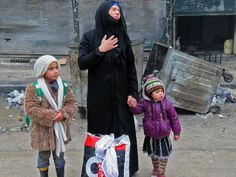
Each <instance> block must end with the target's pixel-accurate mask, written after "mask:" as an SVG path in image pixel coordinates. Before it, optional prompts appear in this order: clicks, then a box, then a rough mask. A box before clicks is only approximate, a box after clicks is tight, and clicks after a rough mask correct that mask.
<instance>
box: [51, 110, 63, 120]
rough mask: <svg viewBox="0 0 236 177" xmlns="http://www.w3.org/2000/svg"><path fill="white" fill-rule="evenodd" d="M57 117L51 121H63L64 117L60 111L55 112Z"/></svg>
mask: <svg viewBox="0 0 236 177" xmlns="http://www.w3.org/2000/svg"><path fill="white" fill-rule="evenodd" d="M56 113H57V115H56V117H54V119H53V121H55V122H60V121H62V120H63V119H64V115H63V114H62V112H60V111H56Z"/></svg>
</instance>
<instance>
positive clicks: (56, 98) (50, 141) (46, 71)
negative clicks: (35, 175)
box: [24, 55, 78, 177]
mask: <svg viewBox="0 0 236 177" xmlns="http://www.w3.org/2000/svg"><path fill="white" fill-rule="evenodd" d="M34 72H35V75H36V78H37V81H35V82H34V83H30V84H29V85H28V86H27V88H26V93H25V100H24V108H25V113H26V115H27V116H29V117H30V118H31V120H32V123H31V125H30V137H31V146H32V148H33V149H35V150H38V165H37V167H38V168H39V171H40V175H41V177H48V167H49V158H50V156H51V153H52V154H53V159H54V163H55V167H56V173H57V177H64V167H65V160H64V152H65V144H67V143H68V142H69V141H70V139H71V137H70V125H71V121H72V117H73V115H74V113H75V111H76V110H77V107H78V105H77V103H76V100H75V97H74V95H73V93H72V90H71V89H70V88H68V87H67V85H66V83H65V82H63V81H62V80H61V78H60V65H59V63H58V61H57V59H56V58H55V57H53V56H51V55H43V56H41V57H39V59H38V60H37V61H36V62H35V64H34ZM39 92H41V96H39Z"/></svg>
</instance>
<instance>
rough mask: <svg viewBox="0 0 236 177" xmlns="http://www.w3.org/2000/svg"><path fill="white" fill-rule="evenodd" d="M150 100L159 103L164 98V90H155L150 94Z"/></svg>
mask: <svg viewBox="0 0 236 177" xmlns="http://www.w3.org/2000/svg"><path fill="white" fill-rule="evenodd" d="M151 96H152V98H153V99H154V100H156V101H161V100H163V98H164V97H165V94H164V90H163V89H161V88H160V89H157V90H155V91H153V92H152V95H151Z"/></svg>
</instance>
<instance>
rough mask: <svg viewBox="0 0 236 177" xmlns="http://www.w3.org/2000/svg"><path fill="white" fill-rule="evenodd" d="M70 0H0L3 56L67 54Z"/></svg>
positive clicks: (0, 49) (71, 32) (71, 29)
mask: <svg viewBox="0 0 236 177" xmlns="http://www.w3.org/2000/svg"><path fill="white" fill-rule="evenodd" d="M73 35H74V24H73V10H72V1H71V0H46V1H45V0H1V5H0V53H11V54H38V53H39V54H46V53H48V54H68V50H69V49H68V47H67V45H68V44H69V43H71V42H72V41H73V37H74V36H73Z"/></svg>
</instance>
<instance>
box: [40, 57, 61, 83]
mask: <svg viewBox="0 0 236 177" xmlns="http://www.w3.org/2000/svg"><path fill="white" fill-rule="evenodd" d="M59 75H60V69H59V66H58V64H57V62H55V61H53V62H52V63H51V64H50V65H49V67H48V70H47V71H46V73H45V75H44V77H45V79H47V80H48V81H53V80H56V79H57V78H58V76H59Z"/></svg>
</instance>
